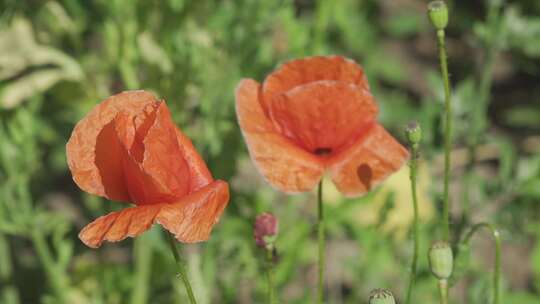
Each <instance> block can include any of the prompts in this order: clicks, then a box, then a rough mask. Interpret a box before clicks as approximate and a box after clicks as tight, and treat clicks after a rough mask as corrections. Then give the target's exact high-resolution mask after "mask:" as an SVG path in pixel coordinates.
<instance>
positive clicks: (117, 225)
mask: <svg viewBox="0 0 540 304" xmlns="http://www.w3.org/2000/svg"><path fill="white" fill-rule="evenodd" d="M228 202H229V187H228V185H227V183H226V182H224V181H220V180H218V181H214V182H212V183H211V184H209V185H207V186H205V187H203V188H201V189H199V191H196V192H193V193H191V194H189V195H186V196H184V197H182V198H181V199H179V200H178V201H176V202H174V203H171V204H153V205H144V206H137V207H132V208H125V209H122V210H120V211H116V212H111V213H109V214H107V215H105V216H102V217H99V218H98V219H96V220H95V221H93V222H92V223H90V224H88V225H87V226H86V227H84V228H83V230H82V231H81V232H80V233H79V238H80V239H81V241H82V242H83V243H84V244H86V245H87V246H89V247H92V248H97V247H99V246H101V244H102V243H103V241H109V242H117V241H121V240H123V239H125V238H127V237H135V236H138V235H140V234H141V233H143V232H145V231H146V230H148V229H150V227H151V226H152V224H153V223H154V222H158V223H159V224H161V225H162V226H163V227H164V228H165V229H167V230H169V231H170V232H171V233H173V234H174V235H175V236H176V238H177V239H178V240H179V241H181V242H185V243H193V242H200V241H205V240H207V239H208V238H209V236H210V232H211V230H212V227H213V226H214V225H215V224H216V223H217V222H218V220H219V217H220V216H221V214H222V213H223V210H224V209H225V207H226V206H227V203H228Z"/></svg>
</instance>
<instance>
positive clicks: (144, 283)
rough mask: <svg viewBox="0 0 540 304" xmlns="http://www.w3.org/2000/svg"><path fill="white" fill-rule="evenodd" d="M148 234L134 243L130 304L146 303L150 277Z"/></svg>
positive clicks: (150, 250) (150, 257) (150, 262)
mask: <svg viewBox="0 0 540 304" xmlns="http://www.w3.org/2000/svg"><path fill="white" fill-rule="evenodd" d="M148 236H149V235H148V234H143V235H141V236H139V237H138V238H137V239H135V241H134V251H135V257H134V258H135V288H134V289H133V293H132V294H131V302H130V303H131V304H144V303H148V286H150V284H149V280H150V275H151V267H152V266H151V264H152V247H150V246H148Z"/></svg>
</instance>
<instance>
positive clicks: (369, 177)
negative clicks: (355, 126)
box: [328, 123, 409, 197]
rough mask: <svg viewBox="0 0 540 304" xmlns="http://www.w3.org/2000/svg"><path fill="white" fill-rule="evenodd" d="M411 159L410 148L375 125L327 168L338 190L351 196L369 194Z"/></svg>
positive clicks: (330, 162) (334, 157) (329, 162)
mask: <svg viewBox="0 0 540 304" xmlns="http://www.w3.org/2000/svg"><path fill="white" fill-rule="evenodd" d="M408 157H409V152H408V151H407V149H405V148H404V147H403V146H402V145H401V144H399V142H397V141H396V140H395V139H394V138H393V137H392V135H390V134H389V133H388V132H387V131H386V130H385V129H384V128H383V127H382V126H381V125H379V124H377V123H373V125H372V126H371V128H369V129H368V130H366V131H365V133H364V134H363V135H362V136H361V137H360V138H358V140H357V141H356V142H355V143H353V144H352V145H351V146H350V147H349V148H348V149H346V150H344V151H342V152H341V153H339V154H338V155H335V156H333V157H332V158H331V159H330V160H329V161H328V167H329V171H330V175H331V177H332V180H333V182H334V183H335V184H336V186H337V188H338V190H339V191H340V192H342V193H343V194H344V195H346V196H349V197H350V196H358V195H362V194H365V193H366V192H368V191H369V190H370V189H371V188H373V187H374V186H376V185H377V184H379V183H380V182H382V181H383V180H384V179H386V178H387V177H388V176H389V175H390V174H392V173H394V172H395V171H397V170H398V169H399V168H401V166H402V165H403V164H404V163H405V161H406V160H407V158H408Z"/></svg>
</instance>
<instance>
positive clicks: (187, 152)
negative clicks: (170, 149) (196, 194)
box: [176, 128, 214, 193]
mask: <svg viewBox="0 0 540 304" xmlns="http://www.w3.org/2000/svg"><path fill="white" fill-rule="evenodd" d="M176 140H177V141H178V145H179V147H180V152H181V153H182V155H183V159H185V160H186V162H187V165H188V168H189V174H190V178H189V192H190V193H191V192H193V191H197V190H199V189H200V188H202V187H204V186H206V185H208V184H210V183H211V182H212V181H213V180H214V179H213V178H212V174H211V173H210V171H209V170H208V167H207V166H206V163H205V162H204V160H203V159H202V157H201V155H200V154H199V153H198V152H197V150H196V149H195V147H194V146H193V143H191V140H190V139H189V138H188V137H187V136H186V135H184V133H182V131H180V129H178V128H176Z"/></svg>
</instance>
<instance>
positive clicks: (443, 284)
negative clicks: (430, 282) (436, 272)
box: [439, 280, 448, 304]
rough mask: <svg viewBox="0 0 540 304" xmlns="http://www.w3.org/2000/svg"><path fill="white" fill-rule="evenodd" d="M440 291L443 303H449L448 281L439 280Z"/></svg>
mask: <svg viewBox="0 0 540 304" xmlns="http://www.w3.org/2000/svg"><path fill="white" fill-rule="evenodd" d="M439 293H440V296H441V304H448V281H447V280H439Z"/></svg>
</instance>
